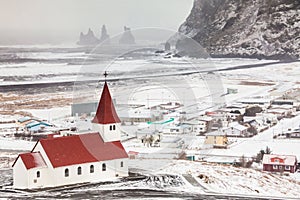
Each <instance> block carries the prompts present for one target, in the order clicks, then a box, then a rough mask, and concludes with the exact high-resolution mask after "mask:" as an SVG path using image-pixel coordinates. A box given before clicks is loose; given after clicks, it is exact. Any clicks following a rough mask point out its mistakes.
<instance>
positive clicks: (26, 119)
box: [18, 117, 31, 123]
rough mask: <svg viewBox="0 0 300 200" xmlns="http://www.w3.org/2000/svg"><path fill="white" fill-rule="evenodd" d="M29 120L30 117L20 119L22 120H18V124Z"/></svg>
mask: <svg viewBox="0 0 300 200" xmlns="http://www.w3.org/2000/svg"><path fill="white" fill-rule="evenodd" d="M30 119H31V117H22V118H20V119H18V122H20V123H22V122H25V121H28V120H30Z"/></svg>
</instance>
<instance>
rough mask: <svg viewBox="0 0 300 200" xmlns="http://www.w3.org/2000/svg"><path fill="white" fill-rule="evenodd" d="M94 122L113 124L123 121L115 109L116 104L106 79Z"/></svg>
mask: <svg viewBox="0 0 300 200" xmlns="http://www.w3.org/2000/svg"><path fill="white" fill-rule="evenodd" d="M92 122H93V123H97V124H111V123H120V122H121V120H120V119H119V117H118V115H117V112H116V110H115V106H114V104H113V101H112V98H111V95H110V92H109V89H108V85H107V82H106V81H105V83H104V87H103V90H102V95H101V98H100V102H99V105H98V108H97V112H96V115H95V117H94V119H93V120H92Z"/></svg>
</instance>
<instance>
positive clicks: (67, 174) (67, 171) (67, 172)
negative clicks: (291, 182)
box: [65, 168, 69, 177]
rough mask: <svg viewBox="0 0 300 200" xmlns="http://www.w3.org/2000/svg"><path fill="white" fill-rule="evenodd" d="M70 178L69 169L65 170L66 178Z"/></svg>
mask: <svg viewBox="0 0 300 200" xmlns="http://www.w3.org/2000/svg"><path fill="white" fill-rule="evenodd" d="M68 176H69V169H68V168H67V169H65V177H68Z"/></svg>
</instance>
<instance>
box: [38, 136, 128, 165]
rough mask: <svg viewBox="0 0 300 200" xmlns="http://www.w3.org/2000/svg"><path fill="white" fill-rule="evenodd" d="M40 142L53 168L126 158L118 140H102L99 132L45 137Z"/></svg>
mask: <svg viewBox="0 0 300 200" xmlns="http://www.w3.org/2000/svg"><path fill="white" fill-rule="evenodd" d="M40 143H41V145H42V147H43V149H44V151H45V152H46V154H47V157H48V158H49V160H50V162H51V164H52V166H53V167H54V168H55V167H62V166H68V165H76V164H83V163H89V162H98V161H106V160H113V159H120V158H128V155H127V153H126V151H125V149H124V147H123V145H122V143H121V142H120V141H114V142H104V141H103V139H102V138H101V136H100V134H99V133H88V134H82V135H73V136H66V137H56V138H46V139H41V140H40ZM33 151H34V149H33Z"/></svg>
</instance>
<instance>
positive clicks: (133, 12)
mask: <svg viewBox="0 0 300 200" xmlns="http://www.w3.org/2000/svg"><path fill="white" fill-rule="evenodd" d="M192 4H193V0H0V43H2V44H3V43H24V42H25V43H31V42H38V43H43V42H49V43H53V42H61V41H64V42H70V41H72V40H76V39H77V38H78V36H79V33H80V32H81V31H83V32H87V30H88V28H89V27H90V28H92V29H93V30H94V32H95V33H96V34H97V35H99V34H100V28H101V26H102V24H106V27H107V29H108V33H109V34H110V35H113V34H117V33H120V32H122V30H123V26H124V25H127V26H129V27H131V28H143V27H160V28H165V29H171V30H174V31H175V30H177V29H178V27H179V25H180V24H181V23H182V22H184V20H185V19H186V17H187V16H188V14H189V13H190V10H191V8H192Z"/></svg>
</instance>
